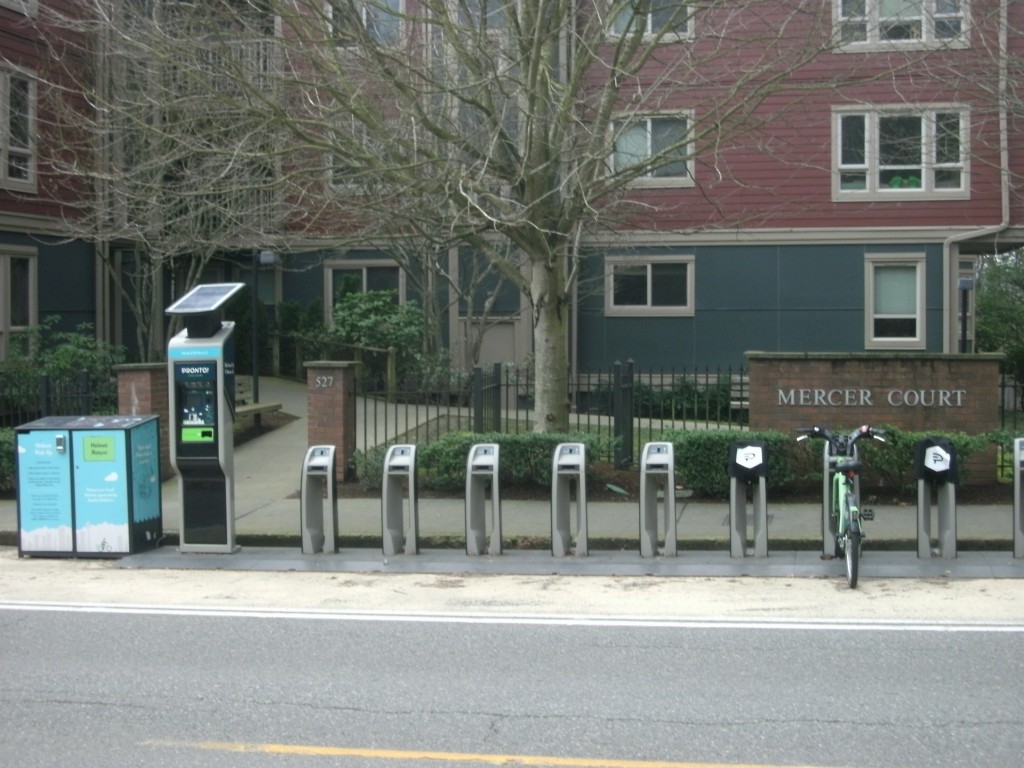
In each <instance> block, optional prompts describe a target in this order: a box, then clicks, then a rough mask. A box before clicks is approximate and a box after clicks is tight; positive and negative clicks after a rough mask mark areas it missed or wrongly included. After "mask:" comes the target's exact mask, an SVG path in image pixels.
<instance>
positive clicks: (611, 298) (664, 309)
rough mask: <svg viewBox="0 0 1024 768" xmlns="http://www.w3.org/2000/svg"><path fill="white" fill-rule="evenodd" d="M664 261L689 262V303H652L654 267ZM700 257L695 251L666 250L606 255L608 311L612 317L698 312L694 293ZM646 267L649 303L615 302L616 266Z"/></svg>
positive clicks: (605, 307)
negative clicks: (655, 253) (656, 252)
mask: <svg viewBox="0 0 1024 768" xmlns="http://www.w3.org/2000/svg"><path fill="white" fill-rule="evenodd" d="M664 264H684V265H686V304H685V305H677V306H671V305H670V306H654V305H652V304H651V294H652V291H651V287H652V281H653V272H652V267H653V266H655V265H664ZM695 264H696V258H695V257H694V255H693V254H686V253H679V254H665V255H657V256H626V255H610V256H606V257H605V262H604V273H605V290H604V311H605V315H607V316H608V317H692V316H693V314H694V296H695V293H696V292H695V285H696V273H695V269H694V266H695ZM641 266H642V267H646V269H647V304H646V305H637V304H630V305H616V304H615V269H616V267H641Z"/></svg>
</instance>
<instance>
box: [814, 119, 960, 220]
mask: <svg viewBox="0 0 1024 768" xmlns="http://www.w3.org/2000/svg"><path fill="white" fill-rule="evenodd" d="M948 114H958V115H959V116H960V136H959V143H960V161H959V162H958V163H941V162H938V161H937V160H936V158H935V147H936V146H937V145H938V138H937V130H936V126H937V124H938V120H937V116H938V115H948ZM856 116H863V118H864V127H865V142H864V143H865V146H864V153H865V156H864V162H863V163H859V164H851V163H847V164H844V163H843V156H842V153H843V118H846V117H856ZM903 116H905V117H918V118H920V119H921V121H922V129H923V134H924V135H923V136H922V139H921V162H920V177H919V185H918V186H913V187H899V188H891V187H883V186H882V185H881V181H880V176H881V171H882V166H881V157H880V149H879V142H880V136H879V122H880V120H881V119H882V118H885V117H903ZM970 134H971V113H970V110H968V109H967V108H966V107H964V106H962V105H957V104H938V105H936V104H928V105H923V106H920V107H915V108H908V107H907V106H906V105H900V106H892V107H890V106H882V107H874V108H870V109H864V108H863V107H860V108H854V107H838V108H834V109H833V112H832V168H833V171H832V200H833V201H835V202H864V201H872V202H874V201H880V200H969V199H970V197H971V184H970V175H971V163H970V158H971V150H970ZM944 169H946V170H953V171H958V172H959V173H960V186H959V187H955V188H954V187H948V188H946V187H940V186H938V185H937V184H936V173H939V172H941V171H942V170H944ZM844 173H850V174H853V173H864V174H865V185H864V187H863V188H857V189H855V188H850V187H847V188H844V187H843V175H844Z"/></svg>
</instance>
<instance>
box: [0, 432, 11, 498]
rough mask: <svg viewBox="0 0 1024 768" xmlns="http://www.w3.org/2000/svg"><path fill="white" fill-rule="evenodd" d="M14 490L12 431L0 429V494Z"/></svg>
mask: <svg viewBox="0 0 1024 768" xmlns="http://www.w3.org/2000/svg"><path fill="white" fill-rule="evenodd" d="M13 490H14V430H13V429H6V428H0V492H3V493H8V492H10V491H13Z"/></svg>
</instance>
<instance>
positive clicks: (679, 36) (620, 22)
mask: <svg viewBox="0 0 1024 768" xmlns="http://www.w3.org/2000/svg"><path fill="white" fill-rule="evenodd" d="M657 2H658V0H651V11H652V12H651V13H648V14H647V16H646V17H645V19H644V38H646V39H653V38H659V39H660V41H661V42H665V43H672V42H679V41H681V40H692V39H693V26H694V24H693V20H694V13H693V11H694V9H693V8H692V7H690V5H689V4H688V3H684V2H682V1H681V0H667V4H668V5H669V6H675V5H682V6H684V9H683V10H682V11H681V13H682V16H683V18H684V19H685V20H686V28H685V29H673V30H670V31H663V30H662V28H658V29H655V28H653V26H652V25H653V24H654V21H655V13H654V11H656V10H657V9H656V8H655V4H656V3H657ZM629 4H630V3H629V0H610V7H609V9H608V10H609V16H610V20H609V21H608V36H609V37H610V38H619V37H624V36H625V35H626V34H627V33H628V32H629V31H630V25H629V24H628V23H627V22H628V20H629V19H628V6H629ZM617 6H622V7H621V8H619V12H618V13H617V14H614V15H613V14H612V13H611V12H612V11H613V10H614V9H615V8H616V7H617ZM635 20H636V17H633V21H635Z"/></svg>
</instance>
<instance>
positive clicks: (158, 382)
mask: <svg viewBox="0 0 1024 768" xmlns="http://www.w3.org/2000/svg"><path fill="white" fill-rule="evenodd" d="M114 371H115V372H116V373H117V412H118V413H119V414H120V415H122V416H150V415H156V416H159V417H160V477H161V479H163V480H166V479H168V478H169V477H172V476H173V475H174V468H173V467H172V466H171V443H170V437H171V432H170V428H171V427H170V425H171V419H170V413H168V407H169V395H168V392H167V363H134V364H128V365H118V366H115V367H114Z"/></svg>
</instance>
